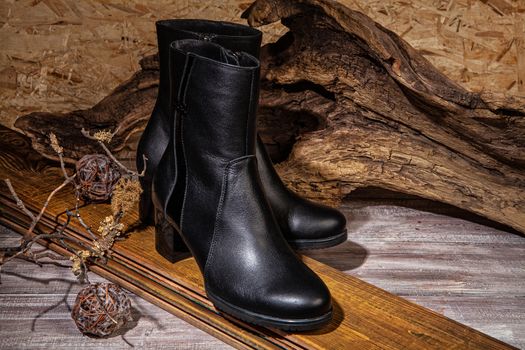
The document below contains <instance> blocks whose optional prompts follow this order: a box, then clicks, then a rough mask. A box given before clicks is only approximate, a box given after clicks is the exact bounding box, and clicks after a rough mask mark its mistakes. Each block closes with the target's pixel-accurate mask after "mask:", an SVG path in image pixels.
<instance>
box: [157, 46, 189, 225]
mask: <svg viewBox="0 0 525 350" xmlns="http://www.w3.org/2000/svg"><path fill="white" fill-rule="evenodd" d="M170 64H171V62H170ZM187 66H188V57H187V56H186V58H185V60H184V67H183V68H182V72H183V73H182V77H181V83H182V80H183V79H184V73H185V72H186V67H187ZM171 86H173V85H172V81H171V76H170V89H171ZM181 88H182V86H179V91H177V100H178V99H179V95H180V89H181ZM169 95H170V96H169V102H170V103H173V93H172V92H171V91H170V94H169ZM179 113H180V111H179V110H177V109H175V110H174V111H173V121H172V123H173V125H171V126H170V127H173V130H176V129H175V126H176V125H177V118H178V117H179ZM170 137H173V150H172V151H173V152H170V150H169V149H166V150H165V151H164V152H170V153H171V155H172V157H170V161H173V167H174V169H175V174H174V175H175V177H174V181H173V182H172V183H171V184H170V186H169V190H168V194H167V196H166V201H165V203H164V205H163V211H164V216H166V217H168V212H167V210H168V207H169V203H170V200H171V197H172V195H173V192H174V191H175V187H176V184H177V178H178V169H177V150H176V149H177V140H176V133H175V132H174V134H173V135H170Z"/></svg>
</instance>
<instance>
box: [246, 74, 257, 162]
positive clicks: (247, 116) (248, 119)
mask: <svg viewBox="0 0 525 350" xmlns="http://www.w3.org/2000/svg"><path fill="white" fill-rule="evenodd" d="M254 74H255V70H252V79H251V82H250V101H249V102H248V113H247V114H246V127H245V129H244V132H245V133H246V140H245V145H244V147H245V148H244V154H247V153H248V136H249V132H248V123H249V122H250V113H251V111H252V103H253V79H254Z"/></svg>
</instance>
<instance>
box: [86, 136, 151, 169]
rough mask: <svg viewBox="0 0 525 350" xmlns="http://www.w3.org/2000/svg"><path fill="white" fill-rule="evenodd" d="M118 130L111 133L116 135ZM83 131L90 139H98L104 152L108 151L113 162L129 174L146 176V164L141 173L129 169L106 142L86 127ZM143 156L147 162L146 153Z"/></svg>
mask: <svg viewBox="0 0 525 350" xmlns="http://www.w3.org/2000/svg"><path fill="white" fill-rule="evenodd" d="M117 131H118V129H117V130H115V131H114V132H113V133H112V134H111V135H112V136H114V135H115V134H116V133H117ZM81 132H82V135H84V136H85V137H87V138H88V139H90V140H94V141H97V142H98V144H99V145H100V146H101V147H102V149H103V150H104V152H106V154H107V156H108V157H109V158H111V160H112V161H113V162H115V164H117V165H118V166H119V167H120V168H121V169H122V170H124V171H125V172H127V173H128V174H129V175H131V176H137V177H141V176H144V174H145V172H146V167H145V166H144V169H143V170H142V172H141V173H140V174H139V173H138V172H136V171H133V170H130V169H128V168H127V167H126V166H125V165H124V164H122V163H121V162H120V161H119V160H118V159H117V158H115V156H114V155H113V153H111V151H110V150H109V148H108V146H106V144H105V143H104V142H103V141H102V140H100V139H98V138H96V137H95V136H93V135H91V134H90V133H89V131H87V130H86V129H84V128H82V130H81ZM142 157H143V159H144V164H146V161H147V159H148V158H147V157H146V156H145V155H143V156H142Z"/></svg>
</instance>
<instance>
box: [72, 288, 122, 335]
mask: <svg viewBox="0 0 525 350" xmlns="http://www.w3.org/2000/svg"><path fill="white" fill-rule="evenodd" d="M71 317H72V318H73V320H74V321H75V323H76V325H77V327H78V329H79V330H80V331H81V332H82V333H83V334H86V335H91V336H96V337H105V336H108V335H111V334H113V333H114V332H115V331H117V330H118V329H120V328H122V327H123V326H124V325H125V324H126V323H127V322H129V321H131V320H132V317H131V301H130V299H129V297H128V296H127V295H126V293H125V292H124V290H122V289H121V288H120V287H119V286H117V285H116V284H113V283H94V284H90V285H88V286H87V287H85V288H83V289H82V290H81V291H80V292H79V293H78V295H77V299H76V301H75V305H74V306H73V310H72V311H71Z"/></svg>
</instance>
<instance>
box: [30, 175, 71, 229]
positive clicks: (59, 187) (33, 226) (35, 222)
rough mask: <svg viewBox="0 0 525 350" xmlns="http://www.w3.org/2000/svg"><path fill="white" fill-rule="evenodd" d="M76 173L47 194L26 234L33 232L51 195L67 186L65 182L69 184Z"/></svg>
mask: <svg viewBox="0 0 525 350" xmlns="http://www.w3.org/2000/svg"><path fill="white" fill-rule="evenodd" d="M76 176H77V175H76V174H75V175H73V176H70V177H67V178H66V179H65V180H64V182H62V184H61V185H60V186H58V187H57V188H55V189H54V190H53V191H52V192H51V193H50V194H49V196H48V197H47V199H46V201H45V203H44V206H43V207H42V209H40V212H39V213H38V215H37V216H36V217H34V216H33V221H32V223H31V226H30V227H29V230H27V233H28V234H31V233H32V232H33V230H34V229H35V227H36V225H37V224H38V222H39V221H40V219H41V218H42V215H44V213H45V211H46V209H47V207H48V206H49V202H50V201H51V198H53V196H54V195H55V194H56V193H57V192H58V191H60V190H61V189H63V188H64V187H65V186H67V184H69V183H70V182H71V181H73V179H74V178H75V177H76Z"/></svg>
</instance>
